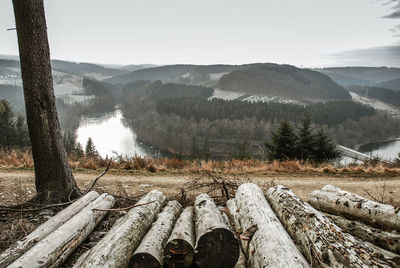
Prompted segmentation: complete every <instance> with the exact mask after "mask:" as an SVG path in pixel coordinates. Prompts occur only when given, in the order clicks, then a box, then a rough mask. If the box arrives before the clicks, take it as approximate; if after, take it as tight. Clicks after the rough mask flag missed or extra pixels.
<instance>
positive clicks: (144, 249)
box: [129, 200, 182, 268]
mask: <svg viewBox="0 0 400 268" xmlns="http://www.w3.org/2000/svg"><path fill="white" fill-rule="evenodd" d="M181 210H182V206H181V204H179V202H178V201H176V200H174V201H169V202H168V204H167V205H166V206H165V208H164V209H163V211H162V212H161V213H160V214H158V216H157V221H156V222H155V223H154V224H153V226H152V227H151V229H150V230H149V231H148V232H147V234H146V235H145V236H144V238H143V240H142V242H141V243H140V245H139V247H138V248H137V249H136V251H135V253H134V254H133V256H132V258H131V259H130V261H129V266H130V267H134V268H161V267H163V264H164V258H163V257H164V247H165V244H166V243H167V240H168V237H169V235H170V234H171V231H172V229H173V227H174V224H175V222H176V220H177V219H178V217H179V214H180V212H181Z"/></svg>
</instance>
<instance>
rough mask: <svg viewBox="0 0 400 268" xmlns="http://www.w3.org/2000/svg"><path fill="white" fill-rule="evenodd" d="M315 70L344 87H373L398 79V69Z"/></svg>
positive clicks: (341, 68)
mask: <svg viewBox="0 0 400 268" xmlns="http://www.w3.org/2000/svg"><path fill="white" fill-rule="evenodd" d="M315 70H316V71H318V72H321V73H323V74H326V75H328V76H329V77H330V78H332V79H333V80H334V81H335V82H336V83H338V84H340V85H342V86H344V87H347V86H349V85H358V86H373V85H376V84H378V83H382V82H385V81H389V80H393V79H399V78H400V68H389V67H335V68H323V69H315ZM379 87H382V86H379Z"/></svg>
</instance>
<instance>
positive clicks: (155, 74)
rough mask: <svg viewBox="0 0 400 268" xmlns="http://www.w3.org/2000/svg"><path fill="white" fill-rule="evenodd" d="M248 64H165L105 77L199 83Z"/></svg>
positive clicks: (125, 80)
mask: <svg viewBox="0 0 400 268" xmlns="http://www.w3.org/2000/svg"><path fill="white" fill-rule="evenodd" d="M248 66H250V65H189V64H188V65H186V64H177V65H167V66H160V67H154V68H147V69H143V70H137V71H133V72H130V73H127V74H122V75H117V76H115V77H112V78H110V79H107V82H109V83H114V84H126V83H130V82H134V81H137V80H150V81H157V80H160V81H162V82H164V83H166V82H178V83H185V84H197V85H201V84H207V83H209V82H212V81H215V80H218V79H219V78H220V76H222V74H224V73H229V72H232V71H234V70H238V69H243V68H248Z"/></svg>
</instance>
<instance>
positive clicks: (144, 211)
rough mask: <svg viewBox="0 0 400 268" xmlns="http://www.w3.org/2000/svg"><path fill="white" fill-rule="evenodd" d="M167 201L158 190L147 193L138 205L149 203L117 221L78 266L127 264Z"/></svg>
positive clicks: (79, 261) (114, 266) (81, 258)
mask: <svg viewBox="0 0 400 268" xmlns="http://www.w3.org/2000/svg"><path fill="white" fill-rule="evenodd" d="M166 200H167V198H166V197H165V195H164V194H163V193H161V192H159V191H156V190H153V191H151V192H149V193H148V194H146V195H145V196H144V197H143V198H141V199H140V200H139V202H138V204H147V203H148V204H147V205H143V206H138V207H135V208H132V209H131V210H130V211H129V212H128V213H127V214H126V215H125V216H124V217H122V218H120V219H119V220H117V222H115V223H114V225H113V227H112V228H111V230H110V231H108V233H107V234H106V235H105V236H104V237H103V239H101V240H100V242H99V243H97V244H96V245H95V246H94V247H93V248H92V249H90V250H89V251H87V252H86V253H85V254H84V255H82V256H81V257H80V258H79V259H78V261H77V262H76V263H75V265H74V267H75V268H91V267H103V268H106V267H109V268H118V267H124V268H125V267H127V266H128V263H129V259H130V257H131V256H132V254H133V252H134V251H135V249H136V248H137V247H138V246H139V244H140V242H141V240H142V238H143V237H144V235H145V234H146V233H147V231H148V230H149V228H150V226H151V224H152V223H153V222H154V219H155V218H156V216H157V214H158V213H159V212H160V210H161V209H162V207H163V206H164V205H165V203H166ZM149 202H152V203H149Z"/></svg>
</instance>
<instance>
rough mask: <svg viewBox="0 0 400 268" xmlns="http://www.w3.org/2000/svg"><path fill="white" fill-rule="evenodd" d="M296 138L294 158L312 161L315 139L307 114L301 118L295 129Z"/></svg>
mask: <svg viewBox="0 0 400 268" xmlns="http://www.w3.org/2000/svg"><path fill="white" fill-rule="evenodd" d="M297 138H298V139H297V146H296V147H297V148H296V155H297V157H296V158H298V159H301V160H311V161H313V160H314V159H313V158H314V150H315V145H316V144H315V143H316V137H315V135H314V133H313V128H312V126H311V118H310V116H309V115H308V114H306V115H305V116H304V117H303V118H302V120H301V122H300V125H299V126H298V127H297Z"/></svg>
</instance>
